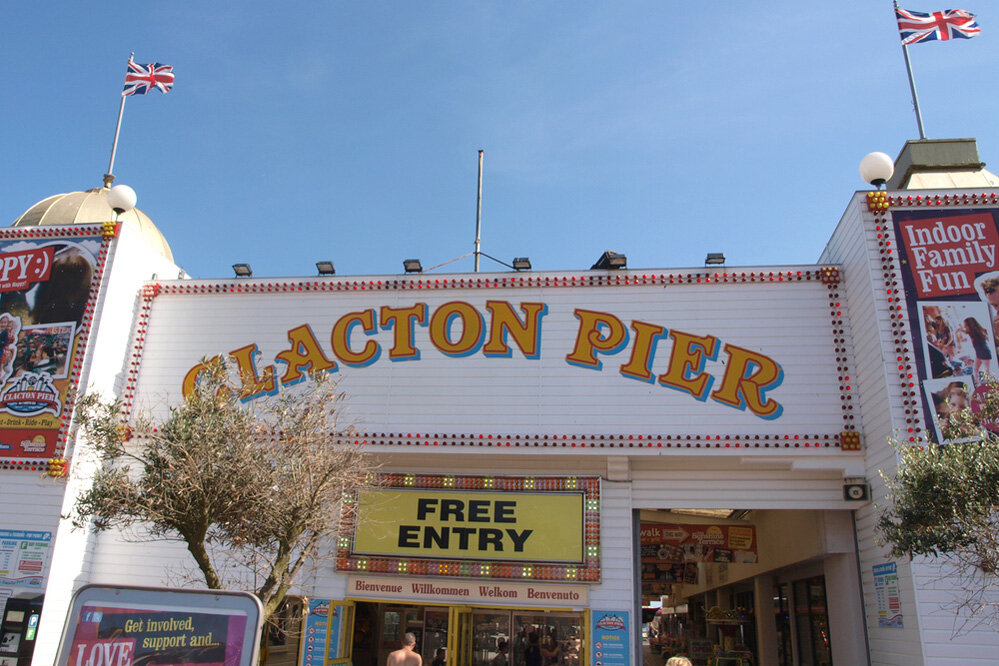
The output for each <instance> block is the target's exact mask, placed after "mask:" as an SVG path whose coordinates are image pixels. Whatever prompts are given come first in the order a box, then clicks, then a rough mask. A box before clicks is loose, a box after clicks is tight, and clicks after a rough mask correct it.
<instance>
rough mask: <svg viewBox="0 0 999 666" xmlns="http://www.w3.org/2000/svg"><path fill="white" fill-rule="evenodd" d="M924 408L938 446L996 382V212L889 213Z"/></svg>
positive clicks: (998, 219)
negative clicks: (988, 383)
mask: <svg viewBox="0 0 999 666" xmlns="http://www.w3.org/2000/svg"><path fill="white" fill-rule="evenodd" d="M892 220H893V222H894V228H895V238H896V239H897V243H898V252H899V262H900V264H901V267H902V284H903V288H904V290H905V296H906V303H907V306H908V315H909V321H910V323H911V325H912V331H911V334H912V339H913V343H914V347H915V351H916V358H915V362H916V368H917V375H918V377H919V382H920V387H921V388H922V397H923V407H924V410H925V413H926V414H927V415H929V416H930V417H931V419H928V422H929V423H932V432H933V434H934V436H935V438H936V441H938V442H941V443H949V442H950V441H951V440H948V439H946V437H945V435H944V430H945V428H946V426H947V425H948V424H949V423H950V419H951V417H952V415H953V414H954V413H955V412H958V411H960V410H962V409H964V408H965V407H970V408H971V409H972V412H975V411H977V405H978V400H977V398H978V397H980V396H981V395H982V393H983V392H984V391H985V390H986V386H985V382H986V380H988V379H990V378H999V361H997V359H999V356H997V353H996V350H997V348H999V263H997V260H999V257H997V255H996V251H997V248H999V210H997V209H984V210H983V209H966V210H903V211H893V212H892Z"/></svg>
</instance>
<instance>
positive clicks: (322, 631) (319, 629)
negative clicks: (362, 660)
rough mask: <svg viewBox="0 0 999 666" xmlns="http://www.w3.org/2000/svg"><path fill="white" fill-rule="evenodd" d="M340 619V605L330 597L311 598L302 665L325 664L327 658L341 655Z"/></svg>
mask: <svg viewBox="0 0 999 666" xmlns="http://www.w3.org/2000/svg"><path fill="white" fill-rule="evenodd" d="M340 619H341V615H340V607H339V606H335V605H334V604H332V603H331V602H330V600H329V599H309V614H308V615H307V616H306V618H305V639H304V640H303V641H302V655H301V659H300V660H299V663H300V665H301V666H324V664H325V663H326V660H327V659H335V658H336V657H337V656H339V651H340Z"/></svg>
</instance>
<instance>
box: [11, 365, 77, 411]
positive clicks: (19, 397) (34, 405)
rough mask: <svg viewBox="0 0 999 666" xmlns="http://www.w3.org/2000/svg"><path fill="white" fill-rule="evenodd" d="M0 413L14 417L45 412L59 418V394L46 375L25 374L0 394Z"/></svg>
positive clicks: (60, 407)
mask: <svg viewBox="0 0 999 666" xmlns="http://www.w3.org/2000/svg"><path fill="white" fill-rule="evenodd" d="M0 411H4V412H9V413H11V414H14V415H16V416H35V415H38V414H43V413H45V412H49V413H51V414H52V415H53V416H59V412H60V411H62V404H61V403H60V401H59V392H58V391H56V388H55V385H54V384H53V383H52V379H51V378H50V377H49V376H48V375H41V374H35V373H33V372H26V373H24V374H23V375H21V376H20V377H18V379H17V381H16V382H14V383H13V384H12V385H11V386H10V388H8V389H7V390H5V391H4V392H3V393H2V394H0Z"/></svg>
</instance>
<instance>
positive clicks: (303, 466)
mask: <svg viewBox="0 0 999 666" xmlns="http://www.w3.org/2000/svg"><path fill="white" fill-rule="evenodd" d="M205 368H206V369H205V371H204V372H203V373H202V375H201V377H200V380H199V383H198V385H197V387H196V389H195V390H194V391H193V392H192V393H191V395H189V396H188V397H186V398H185V399H184V401H183V402H182V403H181V404H180V405H178V406H175V407H172V408H171V409H170V410H169V413H168V414H167V415H166V417H165V418H163V419H162V421H160V422H156V421H153V420H152V419H150V418H147V417H139V418H135V419H134V420H133V422H132V423H129V424H126V422H125V421H124V419H123V414H122V406H121V404H120V403H119V402H114V403H108V402H104V401H102V400H101V399H100V398H99V397H98V396H94V395H87V396H84V398H83V399H81V401H80V403H79V404H80V412H79V423H80V426H81V429H82V430H83V432H84V433H85V434H86V435H87V439H88V441H89V443H90V445H91V446H92V447H93V449H94V450H95V451H96V453H97V456H98V459H99V462H100V466H99V469H98V470H97V472H96V473H95V475H94V478H93V481H92V483H91V485H90V487H89V489H87V490H86V491H85V492H84V493H82V494H81V496H80V497H79V498H78V500H77V503H76V505H75V510H74V513H73V516H72V518H73V522H74V525H76V526H78V527H82V526H84V525H88V524H92V525H93V526H94V528H95V529H96V530H98V531H101V530H111V529H120V530H127V529H129V528H132V527H142V528H144V529H143V530H141V531H140V536H139V537H138V538H140V539H148V540H154V539H165V540H179V541H181V542H183V543H184V544H185V545H186V547H187V550H188V551H189V552H190V554H191V556H192V557H193V558H194V561H195V562H196V564H197V567H198V570H199V571H200V573H201V575H202V576H203V577H204V583H205V585H207V586H208V587H209V588H212V589H224V588H226V587H244V589H245V586H247V585H248V583H247V581H251V582H250V583H249V585H251V586H253V587H254V588H255V589H254V591H255V593H256V595H257V596H258V597H259V598H260V601H261V603H262V604H263V607H264V618H265V619H269V618H270V617H271V616H272V615H273V614H274V612H275V611H276V610H278V609H279V608H280V606H281V604H282V602H283V601H284V599H285V596H286V595H287V593H288V590H289V589H290V587H291V585H292V584H293V582H294V581H295V578H296V576H297V575H298V574H299V573H300V572H301V571H302V568H303V566H304V565H305V564H306V563H307V562H309V561H310V560H314V559H315V558H322V557H324V556H325V555H326V553H329V552H330V551H329V550H328V548H329V547H330V540H332V539H335V537H336V536H337V532H338V528H339V525H340V509H341V500H342V498H343V497H344V496H345V494H346V493H351V492H352V491H354V490H355V489H356V488H357V487H358V486H359V485H360V484H362V483H363V482H364V480H365V477H366V475H367V473H368V471H369V470H370V459H369V458H368V456H366V455H365V454H364V453H363V452H362V451H361V450H360V448H359V446H358V445H357V444H354V443H352V442H351V440H350V435H351V432H352V428H343V427H338V419H339V418H340V416H341V409H340V405H341V402H342V398H343V396H342V394H340V393H338V392H337V390H336V383H335V382H334V381H332V380H331V379H330V378H329V376H328V375H326V374H317V375H314V376H312V377H311V381H309V382H307V383H306V384H305V386H304V387H300V388H301V390H299V391H296V392H295V393H282V394H280V395H278V396H271V397H268V398H263V399H260V400H257V401H254V402H251V403H249V404H248V405H244V404H243V403H242V401H241V396H242V395H245V394H246V392H245V390H242V389H240V388H237V384H236V383H235V382H233V381H232V379H231V377H232V368H231V367H230V366H229V364H227V363H224V362H222V361H221V360H220V359H215V360H211V361H206V362H205ZM233 563H235V567H233V569H234V572H232V573H230V572H229V569H230V567H232V565H233ZM253 581H255V583H254V582H253Z"/></svg>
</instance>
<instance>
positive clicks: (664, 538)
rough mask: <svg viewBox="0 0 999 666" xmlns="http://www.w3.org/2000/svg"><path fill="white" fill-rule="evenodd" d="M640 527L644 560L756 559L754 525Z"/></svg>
mask: <svg viewBox="0 0 999 666" xmlns="http://www.w3.org/2000/svg"><path fill="white" fill-rule="evenodd" d="M641 530H642V531H641V548H642V562H643V563H667V562H673V563H689V562H726V563H736V564H755V563H756V558H757V554H756V527H755V526H753V525H667V524H663V523H642V526H641ZM677 582H679V581H677Z"/></svg>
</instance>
